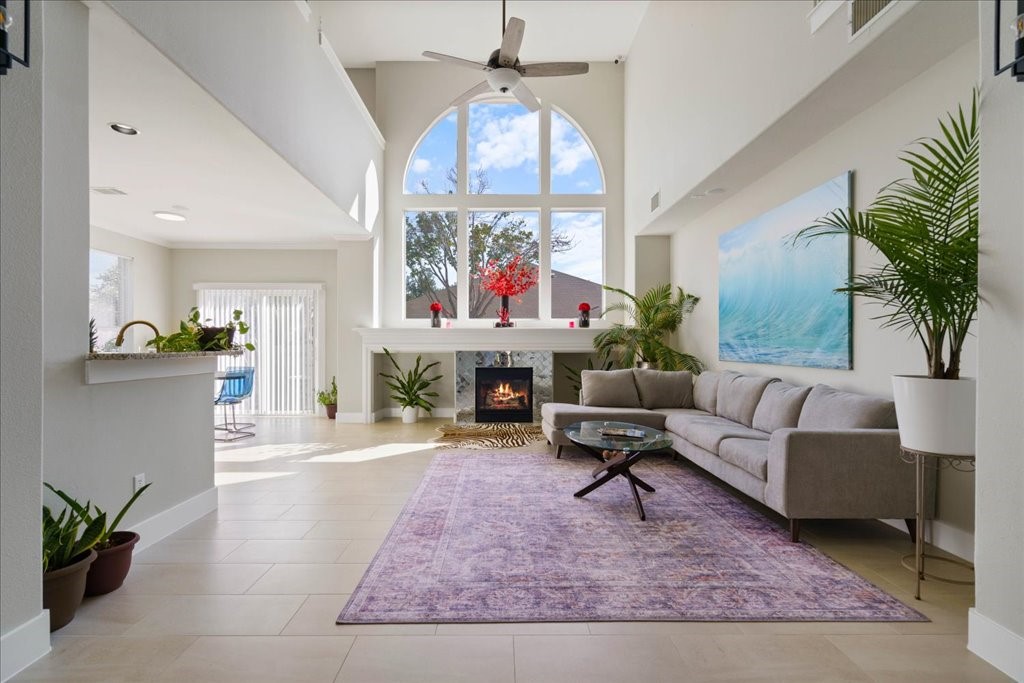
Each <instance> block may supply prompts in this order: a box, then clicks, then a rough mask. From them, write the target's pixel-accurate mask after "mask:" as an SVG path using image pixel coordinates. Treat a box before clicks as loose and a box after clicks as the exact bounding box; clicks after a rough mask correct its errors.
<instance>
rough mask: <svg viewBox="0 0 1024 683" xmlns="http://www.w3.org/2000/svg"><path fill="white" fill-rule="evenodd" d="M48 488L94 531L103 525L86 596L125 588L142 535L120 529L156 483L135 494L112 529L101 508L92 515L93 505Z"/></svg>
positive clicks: (143, 487) (87, 583) (100, 529)
mask: <svg viewBox="0 0 1024 683" xmlns="http://www.w3.org/2000/svg"><path fill="white" fill-rule="evenodd" d="M44 485H45V486H46V488H48V489H50V490H51V491H53V492H54V493H55V494H57V496H58V497H59V498H60V499H61V500H63V501H64V502H65V503H66V504H67V506H68V510H71V511H72V512H74V514H75V515H76V516H78V517H81V519H82V520H84V521H85V523H86V524H87V525H88V526H89V528H90V529H92V528H93V525H95V524H98V525H99V527H98V529H99V532H98V535H97V537H96V540H95V543H94V545H93V548H94V549H95V551H96V555H97V556H96V561H95V562H93V563H92V566H90V567H89V575H88V577H87V580H86V584H85V594H86V595H90V596H91V595H104V594H106V593H110V592H111V591H114V590H117V589H118V588H120V587H121V584H123V583H124V580H125V577H127V576H128V570H129V569H131V566H132V550H133V549H134V548H135V544H136V543H138V542H139V535H138V534H137V533H135V532H134V531H118V530H117V525H118V524H120V523H121V519H122V518H123V517H124V515H125V513H126V512H128V509H129V508H130V507H131V506H132V505H133V504H134V503H135V501H136V500H138V499H139V496H141V495H142V494H143V493H144V492H145V491H146V489H148V488H149V487H150V486H151V485H152V483H150V484H146V485H145V486H140V487H139V489H138V490H137V491H135V493H134V494H133V495H132V497H131V498H129V499H128V502H127V503H125V505H124V507H123V508H121V511H120V512H118V513H117V516H116V517H114V521H113V522H111V524H110V526H109V527H108V526H107V525H106V521H107V514H106V513H105V512H103V511H102V510H100V509H99V508H98V507H93V510H94V512H90V505H89V503H86V504H85V505H81V504H80V503H79V502H78V501H76V500H75V499H74V498H72V497H71V496H69V495H68V494H67V493H65V492H64V491H61V490H59V489H56V488H54V487H53V486H51V485H50V484H44Z"/></svg>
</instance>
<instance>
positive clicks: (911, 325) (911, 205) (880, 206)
mask: <svg viewBox="0 0 1024 683" xmlns="http://www.w3.org/2000/svg"><path fill="white" fill-rule="evenodd" d="M939 128H940V129H941V133H942V135H941V137H929V138H922V139H920V140H917V141H916V142H915V143H914V145H913V146H912V147H910V148H908V149H906V150H904V152H903V154H902V155H901V157H900V160H901V161H903V162H904V163H906V164H907V165H908V166H909V167H910V168H909V171H910V175H911V177H910V178H904V179H901V180H897V181H895V182H892V183H890V184H889V185H886V186H885V187H883V188H882V190H881V191H880V192H879V194H878V196H877V197H876V198H875V201H874V202H873V203H872V204H871V206H870V207H869V208H868V209H867V210H866V211H862V212H851V211H845V210H840V211H834V212H832V213H830V214H829V215H827V216H824V217H823V218H819V219H818V221H817V222H816V223H815V224H814V225H811V226H809V227H807V228H804V229H803V230H801V231H799V232H798V233H797V234H796V236H795V238H794V239H795V241H797V242H799V241H800V240H807V239H814V238H816V237H819V236H823V235H849V236H852V237H854V238H856V239H861V240H863V241H865V242H867V243H868V244H869V245H870V246H871V247H872V248H873V249H874V250H875V251H877V252H879V253H880V254H881V255H882V256H884V257H885V259H886V262H885V263H884V264H882V265H880V266H876V267H873V268H871V269H869V270H867V271H866V272H864V273H861V274H857V275H854V276H853V277H852V278H851V279H850V281H849V282H848V283H847V284H846V286H844V287H840V288H839V289H837V290H836V291H839V292H849V293H852V294H854V295H855V296H862V297H865V298H867V299H869V300H871V301H873V302H874V303H876V304H879V305H880V306H881V312H880V313H879V314H878V315H877V316H876V319H877V320H880V321H881V325H882V327H883V328H891V329H894V330H898V331H903V332H909V334H910V337H911V338H912V339H917V340H918V342H920V344H921V348H922V350H923V351H924V352H925V360H926V362H927V368H928V372H927V374H926V375H894V376H893V396H894V399H895V401H896V415H897V419H898V421H899V429H900V441H901V442H902V444H903V446H904V447H906V448H910V449H913V450H915V451H923V452H926V453H945V454H950V455H973V454H974V418H975V415H974V413H975V382H974V380H973V379H971V378H966V377H960V357H961V354H962V352H963V347H964V341H965V340H966V339H967V335H968V331H969V328H970V326H971V323H972V322H973V321H974V319H975V318H976V317H977V313H978V94H977V91H975V93H974V96H973V98H972V102H971V108H970V111H968V112H965V111H964V107H963V106H960V107H959V108H958V112H957V113H955V114H954V113H949V114H947V117H946V120H945V121H943V120H940V121H939Z"/></svg>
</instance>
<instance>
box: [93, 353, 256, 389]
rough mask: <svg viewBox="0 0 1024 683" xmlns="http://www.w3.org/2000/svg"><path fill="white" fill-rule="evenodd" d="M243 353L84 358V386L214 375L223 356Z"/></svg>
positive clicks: (105, 354)
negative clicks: (218, 361) (218, 360)
mask: <svg viewBox="0 0 1024 683" xmlns="http://www.w3.org/2000/svg"><path fill="white" fill-rule="evenodd" d="M241 355H242V352H241V351H240V350H231V351H185V352H181V353H156V352H150V353H120V352H113V353H90V354H89V355H87V356H86V358H85V383H86V384H105V383H108V382H131V381H135V380H146V379H161V378H164V377H181V376H183V375H203V374H209V375H210V383H211V386H212V383H213V375H214V373H215V372H216V371H217V359H218V358H220V357H221V356H241Z"/></svg>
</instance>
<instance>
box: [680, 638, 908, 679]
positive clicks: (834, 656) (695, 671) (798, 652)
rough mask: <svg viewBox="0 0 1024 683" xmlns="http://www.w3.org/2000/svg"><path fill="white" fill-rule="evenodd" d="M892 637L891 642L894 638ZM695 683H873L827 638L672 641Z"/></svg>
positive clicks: (684, 667)
mask: <svg viewBox="0 0 1024 683" xmlns="http://www.w3.org/2000/svg"><path fill="white" fill-rule="evenodd" d="M890 637H891V636H890ZM672 641H673V642H674V643H675V644H676V647H677V648H678V649H679V654H680V656H681V658H682V662H683V664H682V667H681V673H684V674H685V680H692V681H786V682H787V683H788V682H793V683H797V682H806V683H818V682H819V681H820V682H825V681H828V682H832V681H843V682H847V681H851V682H852V681H856V682H858V683H859V682H862V681H865V682H866V681H870V680H871V679H870V678H869V677H868V676H867V674H865V673H864V672H863V671H861V670H860V669H859V668H858V667H857V666H856V665H855V664H854V663H853V662H852V661H850V659H848V658H847V657H846V656H845V655H844V654H843V653H842V652H840V651H839V650H838V649H837V648H836V647H834V646H832V645H831V643H829V641H828V640H826V637H825V636H819V635H739V636H732V635H721V636H686V635H675V636H672Z"/></svg>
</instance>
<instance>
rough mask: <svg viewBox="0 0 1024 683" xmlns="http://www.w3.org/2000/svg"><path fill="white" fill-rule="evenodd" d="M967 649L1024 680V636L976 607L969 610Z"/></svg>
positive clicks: (1014, 678) (1010, 674) (1011, 676)
mask: <svg viewBox="0 0 1024 683" xmlns="http://www.w3.org/2000/svg"><path fill="white" fill-rule="evenodd" d="M967 649H968V650H970V651H971V652H973V653H974V654H976V655H978V656H979V657H981V658H982V659H984V660H985V661H986V662H988V663H989V664H991V665H992V666H994V667H995V668H997V669H999V670H1000V671H1002V672H1003V673H1004V674H1006V675H1007V676H1009V677H1010V678H1012V679H1013V680H1015V681H1024V636H1021V635H1018V634H1016V633H1014V632H1013V631H1011V630H1010V629H1008V628H1006V627H1005V626H1003V625H1002V624H1000V623H998V622H996V621H993V620H992V619H990V618H988V617H986V616H985V615H984V614H982V613H980V612H978V610H977V609H976V608H974V607H972V608H971V609H970V610H968V611H967Z"/></svg>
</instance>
